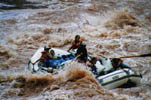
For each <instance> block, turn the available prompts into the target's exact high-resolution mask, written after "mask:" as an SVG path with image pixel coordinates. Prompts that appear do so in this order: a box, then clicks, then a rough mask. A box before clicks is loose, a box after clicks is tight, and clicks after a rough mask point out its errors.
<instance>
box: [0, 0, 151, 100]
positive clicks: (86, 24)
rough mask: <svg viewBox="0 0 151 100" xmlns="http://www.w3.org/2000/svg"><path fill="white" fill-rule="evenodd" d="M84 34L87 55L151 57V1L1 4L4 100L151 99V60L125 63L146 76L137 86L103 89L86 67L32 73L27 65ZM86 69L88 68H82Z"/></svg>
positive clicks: (6, 0)
mask: <svg viewBox="0 0 151 100" xmlns="http://www.w3.org/2000/svg"><path fill="white" fill-rule="evenodd" d="M77 34H79V35H80V36H81V38H82V40H83V41H84V42H85V43H86V44H87V49H88V53H89V54H91V55H94V56H98V57H100V55H104V56H106V57H120V56H126V55H138V54H146V53H151V1H150V0H28V1H25V0H1V1H0V99H1V100H151V95H150V94H151V74H150V71H151V58H150V57H144V58H143V57H140V58H125V59H123V60H124V62H125V63H126V64H127V65H129V66H132V67H134V69H135V70H137V71H139V72H141V73H142V75H143V78H142V80H141V83H140V85H139V86H137V87H133V88H126V89H124V88H118V89H113V90H106V89H104V88H103V87H102V86H101V85H100V84H99V83H98V82H97V80H95V78H94V76H93V75H92V73H91V72H89V71H87V70H86V69H85V66H84V65H81V64H78V63H76V62H72V63H71V64H68V65H67V66H68V67H69V68H68V69H66V70H65V71H60V72H59V73H58V74H56V75H51V74H43V73H38V74H36V73H35V74H32V73H30V72H29V71H28V69H27V66H28V61H29V59H30V57H31V56H32V55H33V54H34V52H35V51H36V50H37V49H38V48H39V47H43V46H45V45H51V46H52V47H56V48H60V49H63V50H67V49H68V48H69V47H70V45H71V41H72V40H73V39H74V36H75V35H77ZM82 66H83V67H82Z"/></svg>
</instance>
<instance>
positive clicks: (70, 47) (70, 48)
mask: <svg viewBox="0 0 151 100" xmlns="http://www.w3.org/2000/svg"><path fill="white" fill-rule="evenodd" d="M73 47H74V41H72V45H71V47H70V48H69V49H68V50H67V51H68V52H69V51H70V50H71V49H72V48H73Z"/></svg>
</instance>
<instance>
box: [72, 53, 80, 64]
mask: <svg viewBox="0 0 151 100" xmlns="http://www.w3.org/2000/svg"><path fill="white" fill-rule="evenodd" d="M81 55H82V53H80V54H79V55H77V56H76V57H75V58H74V59H72V61H71V62H73V61H75V60H77V59H78V58H79V57H80V56H81Z"/></svg>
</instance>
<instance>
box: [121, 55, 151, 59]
mask: <svg viewBox="0 0 151 100" xmlns="http://www.w3.org/2000/svg"><path fill="white" fill-rule="evenodd" d="M134 57H151V54H142V55H133V56H122V57H118V58H134Z"/></svg>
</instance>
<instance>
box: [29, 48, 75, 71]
mask: <svg viewBox="0 0 151 100" xmlns="http://www.w3.org/2000/svg"><path fill="white" fill-rule="evenodd" d="M42 51H44V48H39V49H38V50H37V52H36V53H35V54H34V55H33V56H32V57H31V59H30V61H29V63H28V69H29V70H30V71H31V72H38V71H48V72H49V71H51V70H52V69H58V68H59V67H61V63H65V62H66V61H69V60H72V59H74V57H75V56H74V54H72V53H69V52H67V51H64V50H60V49H57V48H51V49H50V50H49V52H50V53H51V52H53V53H54V59H51V60H49V62H50V67H45V66H42V64H40V62H39V61H38V62H36V61H37V60H38V59H39V58H40V57H41V55H42V54H41V52H42ZM35 62H36V63H35ZM33 63H35V64H33Z"/></svg>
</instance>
